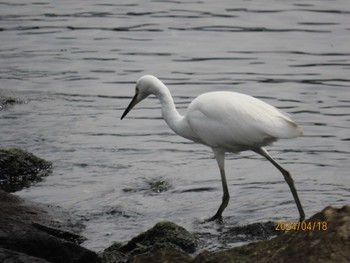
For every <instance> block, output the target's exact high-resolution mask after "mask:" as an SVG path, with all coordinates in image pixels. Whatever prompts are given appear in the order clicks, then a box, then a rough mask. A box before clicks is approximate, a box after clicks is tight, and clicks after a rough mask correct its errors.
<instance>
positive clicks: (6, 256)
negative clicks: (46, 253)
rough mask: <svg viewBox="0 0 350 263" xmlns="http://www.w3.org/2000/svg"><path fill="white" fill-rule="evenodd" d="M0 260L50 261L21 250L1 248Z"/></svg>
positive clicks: (9, 262)
mask: <svg viewBox="0 0 350 263" xmlns="http://www.w3.org/2000/svg"><path fill="white" fill-rule="evenodd" d="M0 262H2V263H49V261H47V260H45V259H42V258H36V257H31V256H28V255H27V254H23V253H21V252H16V251H13V250H8V249H4V248H0Z"/></svg>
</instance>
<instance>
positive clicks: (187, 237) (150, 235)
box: [101, 221, 197, 262]
mask: <svg viewBox="0 0 350 263" xmlns="http://www.w3.org/2000/svg"><path fill="white" fill-rule="evenodd" d="M196 247H197V239H196V238H195V237H194V236H193V235H192V234H191V233H189V232H188V231H187V230H186V229H185V228H183V227H181V226H178V225H176V224H175V223H172V222H168V221H161V222H159V223H157V224H156V225H155V226H154V227H152V228H151V229H149V230H147V231H146V232H143V233H141V234H139V235H138V236H136V237H134V238H133V239H131V240H130V241H129V242H127V243H126V244H125V245H123V244H120V243H115V244H114V245H112V246H110V247H109V248H107V249H106V250H105V251H104V252H103V253H102V254H101V258H102V259H103V262H125V261H127V260H128V259H129V261H130V260H131V261H132V259H135V260H136V259H137V260H140V259H141V258H144V257H145V258H148V257H150V258H153V257H154V254H155V253H156V254H157V253H160V254H161V255H162V256H164V258H167V257H168V256H169V258H189V256H188V255H187V254H186V253H194V252H195V250H196ZM169 251H170V252H171V253H169ZM139 256H140V257H139ZM129 261H128V262H129ZM135 262H139V261H135ZM150 262H152V261H150ZM164 262H166V261H164ZM169 262H174V261H169Z"/></svg>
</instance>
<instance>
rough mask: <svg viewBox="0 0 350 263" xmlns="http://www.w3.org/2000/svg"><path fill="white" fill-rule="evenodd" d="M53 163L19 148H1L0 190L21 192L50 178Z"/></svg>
mask: <svg viewBox="0 0 350 263" xmlns="http://www.w3.org/2000/svg"><path fill="white" fill-rule="evenodd" d="M51 170H52V163H51V162H49V161H46V160H44V159H41V158H39V157H36V156H35V155H33V154H31V153H29V152H27V151H25V150H22V149H18V148H8V149H1V148H0V189H2V190H4V191H6V192H15V191H19V190H21V189H22V188H24V187H28V186H29V185H30V184H31V183H32V182H37V181H40V180H41V178H42V177H44V176H48V175H49V174H50V173H51Z"/></svg>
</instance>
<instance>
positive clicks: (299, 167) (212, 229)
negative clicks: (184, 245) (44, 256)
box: [0, 0, 350, 251]
mask: <svg viewBox="0 0 350 263" xmlns="http://www.w3.org/2000/svg"><path fill="white" fill-rule="evenodd" d="M0 40H1V45H0V79H1V82H0V94H2V95H10V96H14V97H18V98H21V99H22V100H24V101H26V103H24V104H20V105H15V106H13V107H8V108H6V109H3V110H1V111H0V134H1V137H0V146H1V147H21V148H24V149H27V150H28V151H30V152H32V153H34V154H36V155H38V156H40V157H42V158H45V159H47V160H50V161H52V162H53V164H54V168H53V174H52V175H51V176H49V177H47V178H45V179H44V180H43V181H42V182H40V183H38V184H36V185H35V186H32V187H30V188H28V189H25V190H22V191H20V192H17V194H18V195H20V196H22V197H24V198H28V199H30V200H34V201H37V202H41V203H47V204H52V205H58V206H61V207H63V208H65V209H67V210H69V211H71V212H72V213H73V214H74V215H75V216H77V217H78V218H80V219H82V220H83V221H84V224H85V225H86V228H85V229H84V230H83V235H85V236H86V237H87V238H88V240H87V241H86V242H85V243H84V244H83V245H84V246H86V247H88V248H90V249H93V250H97V251H98V250H101V249H103V248H106V247H107V246H108V245H110V244H111V243H112V242H113V241H124V240H128V239H130V238H131V237H133V236H135V235H136V234H138V233H140V232H141V231H144V230H146V229H148V228H149V227H151V226H153V224H155V223H156V222H158V221H160V220H170V221H174V222H176V223H178V224H180V225H183V226H184V227H186V228H187V229H189V230H191V231H193V232H198V233H204V232H209V233H213V234H214V235H215V234H218V233H219V232H220V228H221V227H222V226H220V227H218V226H217V225H216V224H209V225H208V224H198V221H201V220H203V219H205V218H208V217H209V216H212V215H213V214H214V213H215V212H216V210H217V208H218V206H219V204H220V202H221V197H222V189H221V181H220V176H219V171H218V168H217V165H216V162H215V160H214V159H213V154H212V153H211V150H210V149H209V148H206V147H204V146H201V145H197V144H194V143H192V142H189V141H186V140H185V139H183V138H181V137H179V136H177V135H175V134H174V133H173V132H172V131H171V130H170V129H169V128H168V127H167V125H166V124H165V122H164V121H163V120H162V118H161V113H160V104H159V102H158V101H157V100H156V99H154V98H151V99H148V100H146V101H144V102H142V104H140V105H138V106H137V107H136V108H135V109H134V110H133V111H131V112H130V113H129V115H128V117H127V118H125V119H124V120H123V121H121V120H120V116H121V114H122V113H123V110H124V109H125V107H126V106H127V105H128V103H129V101H130V99H131V97H132V96H133V94H134V88H135V81H136V80H137V79H138V78H139V77H140V76H142V75H144V74H153V75H156V76H157V77H159V78H160V79H161V80H163V81H164V83H165V84H166V85H167V86H168V87H169V89H170V91H171V93H172V95H173V97H174V101H175V103H176V105H177V107H178V110H179V111H180V112H181V113H182V114H185V112H186V107H187V105H188V104H189V103H190V102H191V101H192V100H193V99H194V98H195V97H196V96H198V95H199V94H201V93H204V92H209V91H217V90H228V91H236V92H242V93H247V94H250V95H253V96H255V97H258V98H260V99H262V100H264V101H266V102H268V103H270V104H272V105H274V106H276V107H278V108H280V109H282V110H284V111H285V112H287V113H289V114H290V115H291V116H292V118H293V119H294V120H295V121H296V122H298V123H299V124H300V125H302V126H303V128H304V135H303V136H302V137H300V138H296V139H293V140H281V141H278V142H276V143H275V144H274V145H273V146H270V147H268V150H269V151H270V153H271V154H272V155H273V156H274V157H276V158H277V159H278V161H279V162H280V163H281V164H282V165H283V166H284V167H285V168H286V169H288V170H289V171H291V173H292V174H293V176H294V180H295V185H296V188H297V190H298V191H299V196H300V199H301V202H302V204H303V206H304V209H305V212H306V217H309V216H311V215H312V214H313V213H315V212H318V211H320V210H322V209H323V208H324V207H326V206H328V205H334V206H337V207H340V206H342V205H345V204H349V202H350V191H349V189H350V187H349V185H350V179H349V170H350V164H349V163H350V162H349V160H350V147H349V146H350V92H349V91H350V89H349V86H350V45H349V44H350V2H349V1H347V0H332V1H330V0H329V1H328V0H322V1H321V0H310V1H298V0H288V1H277V0H265V1H253V0H252V1H243V0H237V1H228V0H226V1H225V0H219V1H209V0H200V1H184V0H178V1H162V0H158V1H157V0H154V1H150V0H146V1H136V0H131V1H130V0H128V1H112V0H102V1H97V0H96V1H93V0H89V1H81V0H80V1H79V0H75V1H67V0H64V1H48V0H37V1H24V0H11V1H10V0H4V1H1V2H0ZM226 173H227V177H228V178H227V179H228V185H229V190H230V194H231V200H230V203H229V205H228V207H227V209H226V210H225V212H224V216H225V217H226V219H227V224H229V225H231V226H232V225H243V224H248V223H253V222H265V221H268V220H272V221H281V220H283V221H296V220H298V211H297V209H296V206H295V204H294V201H293V198H292V195H291V193H290V191H289V189H288V186H287V184H286V183H285V182H284V180H283V177H282V175H281V174H280V173H279V172H278V171H277V170H276V169H275V168H274V167H273V166H272V165H271V164H270V163H269V162H267V161H266V160H263V159H262V158H261V157H259V156H257V155H256V154H254V153H252V152H244V153H241V154H239V155H228V156H227V161H226ZM156 184H160V185H161V186H162V187H161V188H159V187H153V186H154V185H156ZM213 246H215V244H214V245H213ZM218 246H219V245H218Z"/></svg>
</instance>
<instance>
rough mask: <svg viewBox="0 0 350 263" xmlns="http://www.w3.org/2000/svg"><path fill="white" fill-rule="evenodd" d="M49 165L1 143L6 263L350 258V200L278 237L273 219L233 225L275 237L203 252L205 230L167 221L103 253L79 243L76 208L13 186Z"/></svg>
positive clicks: (236, 230)
mask: <svg viewBox="0 0 350 263" xmlns="http://www.w3.org/2000/svg"><path fill="white" fill-rule="evenodd" d="M50 172H51V163H49V162H47V161H45V160H42V159H40V158H37V157H35V156H34V155H32V154H30V153H28V152H26V151H23V150H20V149H0V189H2V190H0V262H6V263H12V262H13V263H14V262H16V263H18V262H26V263H32V262H38V263H41V262H54V263H56V262H57V263H59V262H64V263H70V262H87V263H90V262H91V263H95V262H101V263H119V262H120V263H121V262H130V263H140V262H155V263H157V262H173V263H177V262H179V263H180V262H181V263H199V262H201V263H206V262H207V263H209V262H210V263H216V262H217V263H219V262H220V263H223V262H225V263H230V262H243V263H244V262H260V263H265V262H266V263H267V262H350V250H349V247H350V206H344V207H342V208H335V207H326V208H325V209H324V210H323V211H321V212H319V213H317V214H315V215H314V216H312V217H311V218H310V219H308V220H306V221H305V223H303V224H300V225H299V226H298V225H295V226H294V229H291V230H290V231H286V232H285V233H282V231H279V232H278V233H279V235H278V236H276V237H273V238H271V239H270V237H271V236H273V235H276V232H274V230H275V228H276V225H275V224H273V223H272V222H267V223H256V224H252V225H248V226H242V227H233V228H231V229H230V231H229V232H228V234H229V235H231V236H232V237H233V238H234V237H235V236H239V235H242V234H245V235H252V236H254V235H255V236H257V237H265V239H268V240H261V241H257V242H254V243H250V244H248V245H244V246H240V247H235V248H232V249H226V250H218V251H211V252H209V251H205V250H204V251H199V250H200V248H199V244H198V243H199V239H200V238H199V237H198V236H196V235H195V234H192V233H189V232H188V231H187V230H186V229H184V228H183V227H181V226H178V225H176V224H175V223H172V222H167V221H162V222H159V223H157V224H156V225H155V226H154V227H153V228H151V229H149V230H148V231H146V232H144V233H141V234H139V235H138V236H136V237H134V238H133V239H132V240H130V241H129V242H125V243H118V242H116V243H114V244H113V245H112V246H110V247H109V248H106V249H105V250H104V251H102V252H100V253H96V252H93V251H90V250H88V249H86V248H84V247H82V246H80V245H79V244H81V242H82V241H83V240H84V238H83V237H82V236H81V235H80V232H81V229H82V228H83V226H82V225H81V224H80V223H79V222H77V221H76V220H75V219H74V218H72V216H71V215H70V214H69V213H67V212H66V211H63V210H62V209H60V208H59V207H54V206H46V205H41V204H37V203H33V202H29V201H26V200H23V199H21V198H19V197H18V196H16V195H13V194H10V193H9V192H14V191H17V190H18V189H20V188H21V187H28V186H29V185H30V183H31V182H33V181H37V180H40V178H41V177H42V176H47V175H49V174H50ZM201 238H205V237H201Z"/></svg>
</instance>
